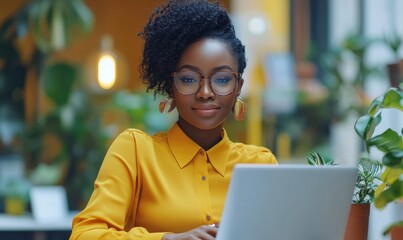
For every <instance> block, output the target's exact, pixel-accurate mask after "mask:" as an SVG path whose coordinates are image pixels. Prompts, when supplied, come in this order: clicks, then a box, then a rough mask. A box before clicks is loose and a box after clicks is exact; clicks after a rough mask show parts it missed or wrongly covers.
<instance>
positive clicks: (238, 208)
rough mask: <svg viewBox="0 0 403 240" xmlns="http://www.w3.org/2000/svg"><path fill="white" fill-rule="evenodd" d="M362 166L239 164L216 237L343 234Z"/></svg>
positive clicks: (250, 239) (254, 239) (286, 239)
mask: <svg viewBox="0 0 403 240" xmlns="http://www.w3.org/2000/svg"><path fill="white" fill-rule="evenodd" d="M356 177H357V168H356V167H353V166H309V165H302V164H301V165H297V164H295V165H293V164H280V165H262V164H238V165H236V166H235V169H234V172H233V176H232V179H231V182H230V185H229V189H228V194H227V198H226V200H225V206H224V210H223V214H222V218H221V222H220V227H219V229H218V233H217V237H216V239H217V240H267V239H274V240H295V239H299V240H304V239H306V240H316V239H318V240H323V239H326V240H332V239H335V240H336V239H337V240H340V239H343V236H344V231H345V227H346V224H347V217H348V213H349V209H350V206H351V202H352V197H353V192H354V184H355V181H356Z"/></svg>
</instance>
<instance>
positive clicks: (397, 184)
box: [374, 179, 403, 209]
mask: <svg viewBox="0 0 403 240" xmlns="http://www.w3.org/2000/svg"><path fill="white" fill-rule="evenodd" d="M402 196H403V180H400V179H398V180H396V181H394V182H393V183H392V184H391V185H390V186H389V188H387V189H386V190H384V191H382V192H381V193H380V194H379V195H378V196H377V197H376V198H375V201H374V203H375V206H376V207H377V208H379V209H383V208H384V207H385V206H386V205H387V204H388V203H390V202H392V201H395V200H397V199H399V198H401V197H402Z"/></svg>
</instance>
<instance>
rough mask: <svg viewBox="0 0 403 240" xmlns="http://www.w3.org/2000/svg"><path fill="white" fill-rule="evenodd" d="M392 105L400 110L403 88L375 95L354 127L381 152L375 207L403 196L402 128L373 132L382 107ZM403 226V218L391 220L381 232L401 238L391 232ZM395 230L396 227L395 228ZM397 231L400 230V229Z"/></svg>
mask: <svg viewBox="0 0 403 240" xmlns="http://www.w3.org/2000/svg"><path fill="white" fill-rule="evenodd" d="M388 108H389V109H395V110H398V111H400V112H403V92H402V90H401V89H398V88H390V89H389V90H388V91H386V92H385V93H384V94H383V95H381V96H379V97H377V98H376V99H374V100H373V101H372V103H371V105H370V106H369V108H368V112H367V114H365V115H363V116H361V117H360V118H359V119H358V120H357V121H356V123H355V131H356V132H357V134H358V135H359V137H360V138H361V139H362V140H363V141H364V143H365V148H366V151H367V152H368V153H370V150H371V147H373V148H375V149H378V150H379V151H381V152H382V153H383V157H382V159H381V161H380V162H381V163H382V165H383V167H384V168H383V173H382V175H381V181H382V183H381V184H380V185H379V186H378V188H377V189H376V191H375V200H374V204H375V207H377V208H378V209H383V208H384V207H385V206H386V205H387V204H389V203H391V202H395V201H399V200H401V199H403V138H402V133H403V128H402V127H401V126H400V130H399V131H395V130H393V129H392V128H388V129H387V130H385V131H383V132H382V133H381V134H378V135H376V136H373V134H374V131H375V129H376V128H377V127H378V125H379V124H380V123H381V122H382V111H383V110H384V109H388ZM398 226H400V227H403V221H400V222H397V223H395V224H392V226H390V227H388V228H387V229H386V230H385V232H384V235H386V234H389V233H390V232H392V239H394V238H395V237H396V239H403V235H401V236H399V237H398V236H394V235H395V234H394V229H398V228H397V227H398ZM396 231H398V230H396ZM400 232H403V231H401V230H400Z"/></svg>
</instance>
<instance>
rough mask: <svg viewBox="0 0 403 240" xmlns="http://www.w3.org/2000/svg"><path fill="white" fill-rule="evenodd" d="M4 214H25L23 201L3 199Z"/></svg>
mask: <svg viewBox="0 0 403 240" xmlns="http://www.w3.org/2000/svg"><path fill="white" fill-rule="evenodd" d="M4 201H5V204H4V205H5V206H4V210H5V213H7V214H10V215H21V214H24V212H25V201H24V200H22V199H21V198H14V197H6V198H5V199H4Z"/></svg>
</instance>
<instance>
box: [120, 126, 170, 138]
mask: <svg viewBox="0 0 403 240" xmlns="http://www.w3.org/2000/svg"><path fill="white" fill-rule="evenodd" d="M125 137H130V138H133V140H135V141H137V140H142V141H160V140H162V139H164V138H165V137H166V132H163V131H161V132H157V133H154V134H149V133H147V132H145V131H144V130H141V129H137V128H127V129H125V130H124V131H123V132H121V133H120V134H119V136H118V138H125Z"/></svg>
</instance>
